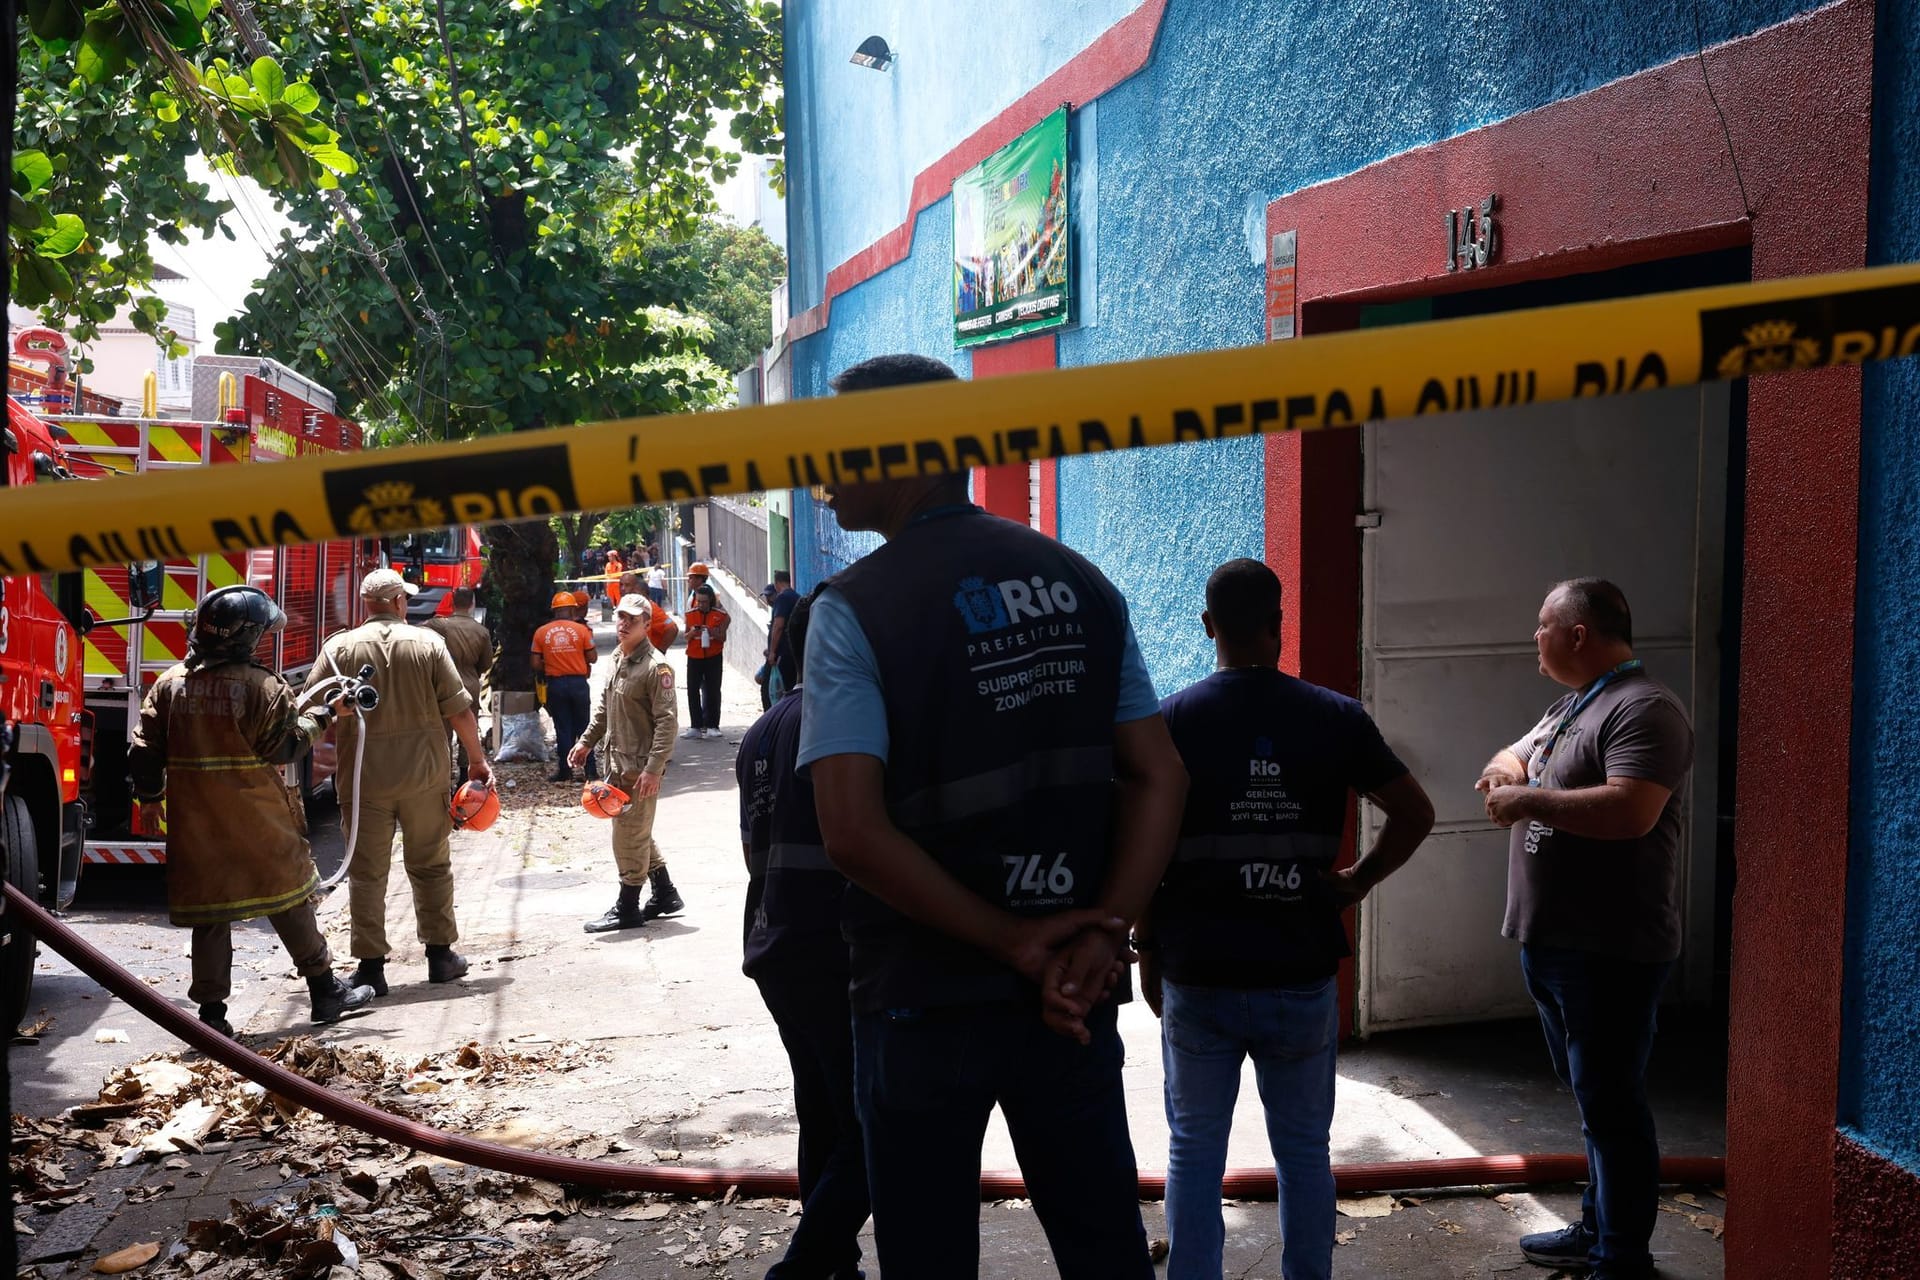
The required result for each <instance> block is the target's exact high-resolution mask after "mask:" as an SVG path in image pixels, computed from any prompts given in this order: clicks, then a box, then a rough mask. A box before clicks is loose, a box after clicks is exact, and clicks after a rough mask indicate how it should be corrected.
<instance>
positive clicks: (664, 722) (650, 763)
mask: <svg viewBox="0 0 1920 1280" xmlns="http://www.w3.org/2000/svg"><path fill="white" fill-rule="evenodd" d="M679 729H680V715H679V711H678V709H677V705H676V699H675V698H674V696H673V668H672V667H669V666H668V665H667V664H666V663H665V662H662V661H661V660H660V659H659V658H658V657H656V656H655V654H654V652H653V648H652V646H651V645H648V644H645V643H642V644H641V645H640V647H639V648H638V649H636V650H634V651H633V652H632V653H618V654H615V655H614V660H613V664H612V670H610V671H608V672H607V679H606V684H605V685H604V686H602V690H601V697H600V705H599V706H597V707H595V708H594V711H593V721H592V723H590V724H588V725H587V731H586V733H585V734H583V735H582V736H581V738H580V742H581V744H582V745H584V746H585V747H586V748H587V749H588V750H589V751H591V750H592V749H593V748H594V747H596V746H599V745H600V744H601V743H602V742H604V743H605V744H606V749H605V755H604V757H603V759H604V760H605V765H604V768H605V772H606V777H607V780H608V781H609V782H611V783H612V784H613V785H614V786H616V787H619V788H620V789H621V790H622V791H625V792H628V793H629V794H631V793H632V791H633V785H634V783H635V781H636V780H637V779H638V778H639V776H640V775H641V774H642V773H651V774H653V775H654V776H656V777H658V776H660V775H661V774H664V773H665V772H666V771H667V759H668V757H670V756H672V755H673V739H674V735H675V734H676V733H678V732H679ZM658 799H659V797H658V796H657V795H655V796H648V797H647V798H646V799H644V800H642V799H641V798H639V797H638V796H635V797H634V801H633V807H632V808H631V809H628V810H627V811H626V812H625V813H623V814H621V815H620V816H619V817H617V818H615V819H613V860H614V863H615V865H616V866H618V867H619V868H620V883H621V884H631V885H639V884H645V883H646V882H647V876H648V874H649V873H650V872H652V871H654V870H656V869H657V870H665V869H666V865H667V860H666V859H665V858H663V857H661V856H660V846H659V845H657V844H655V843H654V839H653V811H654V807H655V804H656V803H657V801H658Z"/></svg>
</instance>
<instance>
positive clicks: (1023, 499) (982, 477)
mask: <svg viewBox="0 0 1920 1280" xmlns="http://www.w3.org/2000/svg"><path fill="white" fill-rule="evenodd" d="M1055 339H1056V335H1054V334H1051V333H1043V334H1039V335H1037V336H1035V337H1031V338H1020V339H1018V340H1016V341H1013V342H999V343H995V344H993V345H992V346H987V347H979V348H976V349H975V350H974V353H973V376H974V377H976V378H1003V377H1007V376H1008V375H1011V374H1016V373H1034V372H1037V371H1039V370H1042V369H1057V368H1059V367H1060V344H1059V343H1058V342H1057V341H1056V340H1055ZM1028 480H1029V477H1028V474H1027V465H1026V464H1025V463H1023V462H1010V463H1008V464H1006V465H1005V466H1000V467H975V468H974V469H973V500H974V501H975V502H977V503H979V504H980V505H981V506H982V507H985V508H986V509H987V510H988V511H991V512H993V514H994V515H997V516H1001V517H1004V518H1005V519H1008V520H1017V521H1019V522H1020V523H1021V524H1026V523H1027V516H1028V511H1027V505H1028V503H1027V499H1028V493H1027V485H1028Z"/></svg>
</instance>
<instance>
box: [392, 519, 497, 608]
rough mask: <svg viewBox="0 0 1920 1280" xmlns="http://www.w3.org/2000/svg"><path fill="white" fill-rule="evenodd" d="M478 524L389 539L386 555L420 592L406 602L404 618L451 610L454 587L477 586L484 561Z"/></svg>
mask: <svg viewBox="0 0 1920 1280" xmlns="http://www.w3.org/2000/svg"><path fill="white" fill-rule="evenodd" d="M480 545H481V544H480V530H479V528H478V527H477V526H474V525H470V524H466V525H455V526H453V527H452V528H450V529H430V530H427V531H426V532H424V533H410V534H405V535H402V536H400V537H395V538H389V539H388V540H387V543H386V550H387V557H388V560H389V562H390V563H391V565H392V567H393V568H395V569H398V570H399V571H400V573H401V574H402V576H404V577H405V578H406V580H407V581H408V582H411V583H412V584H413V585H414V586H416V587H419V588H420V590H419V592H418V593H417V594H416V595H414V596H412V597H411V598H409V599H408V601H407V621H409V622H425V621H426V620H427V619H428V618H431V617H435V616H438V617H445V616H446V615H447V614H448V613H450V612H452V610H453V590H454V588H455V587H473V588H475V589H476V590H477V589H478V588H479V586H480V577H481V573H482V566H483V565H484V563H485V561H484V559H483V558H482V555H481V550H480Z"/></svg>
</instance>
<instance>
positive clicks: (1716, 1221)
mask: <svg viewBox="0 0 1920 1280" xmlns="http://www.w3.org/2000/svg"><path fill="white" fill-rule="evenodd" d="M1687 1221H1688V1222H1691V1223H1692V1224H1693V1225H1694V1226H1696V1227H1698V1228H1700V1230H1702V1231H1705V1232H1706V1233H1707V1234H1709V1235H1711V1236H1712V1237H1713V1238H1714V1239H1715V1240H1718V1239H1719V1238H1720V1237H1721V1236H1723V1235H1725V1234H1726V1231H1727V1220H1726V1219H1725V1218H1722V1217H1720V1216H1718V1215H1717V1214H1711V1213H1690V1214H1688V1215H1687Z"/></svg>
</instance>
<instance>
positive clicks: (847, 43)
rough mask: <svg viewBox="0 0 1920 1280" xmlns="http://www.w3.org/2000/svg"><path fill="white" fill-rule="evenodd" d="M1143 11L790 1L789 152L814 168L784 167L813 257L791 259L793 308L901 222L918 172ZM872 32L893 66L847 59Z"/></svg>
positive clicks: (1120, 1) (1069, 3)
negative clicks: (1133, 13) (892, 59)
mask: <svg viewBox="0 0 1920 1280" xmlns="http://www.w3.org/2000/svg"><path fill="white" fill-rule="evenodd" d="M1139 3H1140V0H1047V3H1046V4H1045V5H1044V6H1037V5H1034V4H1031V3H1021V4H1013V3H1005V2H1004V0H1002V2H1000V3H995V4H991V5H971V4H927V3H925V0H789V2H788V4H787V9H786V12H787V77H788V84H787V110H788V132H789V137H788V143H787V145H788V148H789V152H790V154H795V155H804V156H805V159H806V163H805V164H790V166H789V168H788V174H789V187H788V193H787V195H788V208H789V212H788V226H789V231H790V233H791V234H792V235H793V236H795V237H796V238H799V239H803V240H804V241H805V242H806V243H807V244H808V245H809V248H810V249H811V250H812V251H811V252H809V253H807V254H806V255H804V256H803V255H800V254H795V263H794V265H795V270H794V274H793V277H792V279H793V309H794V312H795V313H796V314H797V313H799V312H801V311H804V310H806V309H807V308H808V307H811V306H814V305H816V304H817V303H819V301H820V299H821V291H822V289H823V287H824V285H825V282H826V273H827V272H828V271H830V270H832V269H833V268H834V267H836V266H838V265H839V264H840V263H842V262H844V261H846V260H847V259H848V258H850V257H852V256H853V255H854V254H856V253H858V252H859V251H860V250H862V249H864V248H866V247H867V245H869V244H871V243H872V242H873V241H874V240H877V239H878V238H879V237H880V236H881V235H882V234H883V233H885V232H887V231H891V230H892V229H893V228H894V227H896V226H898V225H899V224H900V221H901V219H903V218H904V217H905V216H906V213H907V200H908V195H909V193H910V192H911V190H912V187H913V179H914V176H915V175H916V174H918V173H919V172H920V171H921V170H922V169H924V168H926V167H927V166H928V165H929V164H931V163H932V162H933V161H934V160H936V159H938V158H939V157H940V156H941V155H943V154H944V153H945V152H946V151H947V150H948V149H949V148H950V147H952V146H953V144H954V143H955V142H957V141H959V140H960V139H961V138H963V137H965V136H966V135H967V134H969V133H971V132H973V130H975V129H977V128H979V127H980V126H981V125H983V124H985V123H986V122H987V121H989V120H991V119H993V117H994V116H995V115H997V114H999V112H1001V111H1002V110H1004V109H1005V108H1006V107H1007V106H1008V105H1009V104H1010V103H1012V102H1013V101H1014V99H1016V98H1018V97H1019V96H1020V95H1021V94H1022V93H1024V92H1026V91H1027V89H1029V88H1030V87H1032V86H1033V85H1034V84H1035V83H1037V82H1038V81H1040V80H1043V79H1045V78H1046V76H1047V74H1048V73H1049V72H1052V71H1054V70H1055V69H1057V68H1058V67H1059V66H1060V64H1062V63H1063V62H1065V61H1066V60H1067V59H1068V58H1070V57H1072V56H1073V55H1074V54H1076V53H1078V52H1079V51H1080V50H1081V49H1083V48H1085V47H1086V46H1087V44H1088V43H1090V42H1091V41H1092V40H1093V39H1094V38H1095V37H1097V36H1099V35H1100V33H1101V32H1103V31H1105V30H1106V29H1107V28H1108V27H1110V26H1112V25H1113V24H1114V23H1115V22H1117V21H1119V20H1120V19H1121V18H1122V17H1124V16H1126V14H1127V13H1129V12H1130V11H1132V10H1133V9H1134V8H1135V6H1137V5H1138V4H1139ZM872 35H877V36H880V37H881V38H883V39H884V40H886V42H887V45H888V47H890V48H891V49H893V51H894V52H895V54H896V55H897V57H898V59H899V60H898V61H897V62H895V63H894V65H893V67H892V69H891V70H889V71H886V72H875V71H871V70H869V69H867V68H865V67H857V66H855V65H853V63H851V62H849V61H848V59H849V58H850V57H852V55H853V51H854V50H855V49H856V48H858V47H859V45H860V42H861V41H862V40H864V39H866V38H867V37H868V36H872ZM915 247H916V252H924V250H923V249H921V248H920V246H919V245H918V244H917V243H916V246H915ZM834 319H835V321H836V323H837V322H838V320H839V316H838V315H836V316H835V317H834Z"/></svg>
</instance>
